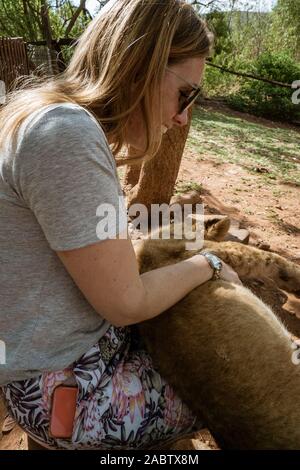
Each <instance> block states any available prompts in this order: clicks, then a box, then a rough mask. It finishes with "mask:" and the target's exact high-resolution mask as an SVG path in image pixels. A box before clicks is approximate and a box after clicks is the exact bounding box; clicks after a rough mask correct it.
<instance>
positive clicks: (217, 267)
mask: <svg viewBox="0 0 300 470" xmlns="http://www.w3.org/2000/svg"><path fill="white" fill-rule="evenodd" d="M200 254H201V255H203V256H204V257H205V258H206V260H207V261H208V264H209V265H210V267H211V268H212V269H213V271H214V273H213V276H212V278H211V279H212V280H216V279H220V273H221V269H222V261H221V260H220V258H218V257H217V256H216V255H214V254H213V253H210V252H209V251H202V252H201V253H200Z"/></svg>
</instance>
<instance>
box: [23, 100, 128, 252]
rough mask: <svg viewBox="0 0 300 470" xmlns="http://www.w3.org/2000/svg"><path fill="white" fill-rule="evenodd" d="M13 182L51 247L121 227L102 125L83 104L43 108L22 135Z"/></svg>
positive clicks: (122, 214)
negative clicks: (76, 106) (50, 108)
mask: <svg viewBox="0 0 300 470" xmlns="http://www.w3.org/2000/svg"><path fill="white" fill-rule="evenodd" d="M14 182H15V187H16V190H17V192H18V193H19V195H20V197H21V198H22V199H23V200H24V202H25V204H26V206H28V208H29V209H30V210H31V211H32V212H33V213H34V215H35V217H36V219H37V221H38V222H39V224H40V226H41V228H42V230H43V232H44V234H45V237H46V239H47V241H48V242H49V245H50V246H51V248H52V249H53V250H69V249H74V248H79V247H83V246H86V245H89V244H92V243H96V242H98V241H99V240H103V239H105V238H111V237H114V236H116V234H118V233H120V232H124V231H125V230H126V227H127V217H126V209H125V203H124V198H123V195H122V191H121V187H120V183H119V180H118V175H117V171H116V166H115V162H114V160H113V156H112V154H111V151H110V148H109V146H108V143H107V140H106V138H105V135H104V132H103V131H102V129H101V127H100V126H99V125H98V124H97V123H96V122H95V121H94V119H93V118H92V117H91V116H90V115H89V114H88V113H87V112H86V111H85V110H84V109H83V108H78V109H70V108H64V107H61V108H57V109H55V110H51V111H48V112H47V113H45V114H44V115H43V116H42V117H41V118H40V119H39V120H38V121H37V122H36V123H35V125H34V126H32V127H31V128H30V130H28V131H27V132H26V133H25V134H24V136H23V138H22V142H21V144H20V145H19V147H18V152H17V154H16V155H15V164H14ZM105 226H106V229H105Z"/></svg>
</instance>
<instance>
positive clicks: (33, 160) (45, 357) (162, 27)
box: [0, 0, 238, 449]
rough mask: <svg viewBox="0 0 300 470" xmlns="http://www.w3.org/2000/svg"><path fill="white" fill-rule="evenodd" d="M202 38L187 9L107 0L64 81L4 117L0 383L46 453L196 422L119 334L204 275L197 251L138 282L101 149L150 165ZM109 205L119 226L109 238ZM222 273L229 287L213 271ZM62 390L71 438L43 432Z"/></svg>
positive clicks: (184, 103) (183, 105) (139, 442)
mask: <svg viewBox="0 0 300 470" xmlns="http://www.w3.org/2000/svg"><path fill="white" fill-rule="evenodd" d="M210 42H211V40H210V34H209V32H208V31H207V29H206V27H205V25H204V24H203V22H202V21H201V20H200V19H199V17H198V16H197V15H196V13H195V12H194V10H193V9H192V7H191V6H189V5H188V4H186V3H185V2H183V1H180V0H166V1H160V2H145V1H143V0H117V1H112V2H109V4H108V5H107V7H106V8H105V10H103V11H102V12H101V13H100V15H98V17H96V18H95V19H94V20H93V21H92V22H91V23H90V25H89V26H88V28H87V29H86V31H85V32H84V34H83V35H82V37H81V38H80V40H79V42H78V45H77V48H76V50H75V53H74V55H73V58H72V60H71V63H70V65H69V67H68V69H67V70H66V72H65V73H64V74H63V75H62V76H60V77H58V78H56V79H52V80H50V81H49V82H47V83H43V84H42V85H40V86H32V87H31V88H28V89H26V90H22V91H19V92H18V93H16V94H15V95H13V96H12V97H11V98H10V101H9V103H8V104H7V105H6V106H5V107H4V109H3V110H2V111H1V114H0V129H1V130H0V144H1V172H0V175H1V178H0V189H1V191H0V218H1V225H0V227H1V228H0V237H1V248H0V258H1V268H2V269H1V278H0V281H1V282H0V285H1V305H2V309H1V313H0V331H1V333H0V335H1V338H0V339H1V340H2V341H4V343H5V345H6V364H5V365H2V366H0V367H1V368H0V385H2V390H3V392H4V395H5V399H6V403H7V405H8V408H9V411H10V413H11V415H12V416H13V417H14V418H15V419H16V420H17V421H18V422H19V424H20V425H21V426H22V427H23V428H24V429H25V430H26V432H28V433H29V434H30V435H31V436H32V437H33V438H34V439H36V440H38V441H40V442H43V443H44V444H45V445H47V446H49V447H54V448H69V449H78V448H98V449H101V448H105V449H107V448H121V449H126V448H141V447H146V446H151V445H153V444H155V443H157V442H158V441H161V440H162V441H163V440H166V439H168V438H171V437H173V438H174V436H176V435H180V434H181V433H184V432H187V431H189V430H190V429H191V427H192V426H193V424H194V417H193V416H192V414H191V413H190V411H189V410H188V409H187V407H186V406H185V405H184V404H183V403H182V402H181V401H180V399H179V398H178V397H177V396H176V394H175V393H174V391H173V390H172V388H171V387H170V386H169V385H168V384H166V383H165V381H164V380H163V379H162V378H161V377H160V375H159V373H158V372H157V371H156V370H155V369H154V368H153V365H152V362H151V359H150V357H149V356H148V354H147V353H146V351H144V350H142V349H141V348H140V347H138V346H137V345H134V344H133V341H132V330H131V325H134V324H136V323H139V322H142V321H144V320H147V319H150V318H152V317H154V316H156V315H159V314H160V313H161V312H163V311H164V310H166V309H167V308H168V307H170V306H171V305H173V304H174V303H176V302H177V301H179V300H180V299H181V298H182V297H184V296H185V295H186V294H187V293H188V292H190V291H191V290H192V289H193V288H195V287H196V286H197V285H200V284H201V283H203V282H206V281H207V280H209V279H210V278H211V277H212V275H213V269H212V268H211V267H210V265H209V263H208V262H207V259H206V258H205V257H204V256H202V255H197V256H194V257H193V258H190V259H189V260H187V261H183V262H180V263H177V264H175V265H173V266H168V267H165V268H162V269H157V270H155V271H151V272H148V273H146V274H143V275H139V272H138V268H137V262H136V259H135V254H134V251H133V248H132V244H131V241H130V239H129V238H128V237H127V236H126V235H127V224H126V217H125V216H126V212H125V208H124V204H123V203H122V202H120V201H121V196H122V191H121V188H120V184H119V181H118V176H117V172H116V163H115V160H114V157H113V155H114V156H115V155H116V154H117V152H118V151H119V150H120V148H121V147H122V146H123V145H127V146H130V147H132V148H134V149H135V155H136V157H135V158H136V159H137V160H141V159H143V158H145V157H146V156H147V158H150V157H151V156H152V155H154V154H155V152H156V151H157V149H158V148H159V145H160V142H161V138H162V133H164V132H166V131H167V130H168V129H170V128H171V127H173V126H184V125H185V124H186V123H187V108H188V106H190V104H191V103H192V101H193V100H194V99H195V97H196V96H197V94H198V92H199V88H198V86H197V85H196V84H197V83H199V82H200V80H201V77H202V74H203V69H204V61H205V57H206V56H207V55H208V53H209V49H210ZM130 161H132V160H130ZM126 163H128V160H126ZM107 205H109V206H107ZM107 207H110V208H113V210H114V211H115V214H116V217H115V219H114V226H113V227H111V226H110V229H109V230H108V231H105V230H102V225H101V220H100V221H99V216H100V214H103V212H102V209H103V208H107ZM221 276H222V277H223V278H224V279H228V280H236V281H237V280H238V278H237V275H236V274H235V273H234V272H233V271H232V270H231V269H230V268H229V267H228V266H226V265H225V264H223V268H222V272H221ZM72 383H73V385H76V386H78V396H77V406H76V414H75V417H74V421H73V422H72V429H73V431H72V435H70V436H68V437H64V438H58V437H57V436H56V437H54V436H55V432H53V431H52V434H51V433H50V430H49V423H50V420H51V417H52V415H53V407H52V400H53V392H54V389H56V388H57V387H58V386H59V385H61V384H72Z"/></svg>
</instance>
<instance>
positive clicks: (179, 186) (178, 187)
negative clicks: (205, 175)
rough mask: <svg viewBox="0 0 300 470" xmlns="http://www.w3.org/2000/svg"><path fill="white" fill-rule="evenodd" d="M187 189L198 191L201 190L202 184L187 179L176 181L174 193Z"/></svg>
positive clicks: (186, 190)
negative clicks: (186, 180) (183, 181)
mask: <svg viewBox="0 0 300 470" xmlns="http://www.w3.org/2000/svg"><path fill="white" fill-rule="evenodd" d="M188 191H198V192H199V193H200V192H201V191H202V186H201V184H199V183H196V182H195V181H188V182H185V183H181V182H180V183H177V184H176V186H175V191H174V194H184V193H187V192H188Z"/></svg>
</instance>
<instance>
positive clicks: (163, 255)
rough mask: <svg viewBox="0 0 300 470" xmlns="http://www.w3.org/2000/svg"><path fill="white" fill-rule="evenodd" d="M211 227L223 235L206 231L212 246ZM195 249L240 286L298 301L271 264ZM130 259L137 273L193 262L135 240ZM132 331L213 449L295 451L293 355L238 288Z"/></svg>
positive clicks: (201, 297)
mask: <svg viewBox="0 0 300 470" xmlns="http://www.w3.org/2000/svg"><path fill="white" fill-rule="evenodd" d="M218 224H219V225H220V227H219V228H220V231H222V230H223V231H224V222H222V221H221V222H218V223H217V225H215V226H213V227H211V229H212V231H214V235H215V238H218ZM225 224H226V222H225ZM208 236H209V234H208ZM210 238H212V237H210ZM204 248H205V249H208V250H210V251H212V252H214V253H215V254H216V255H217V256H219V257H220V258H221V259H223V260H224V261H225V262H226V263H228V264H229V265H231V266H232V267H233V268H234V269H235V270H236V271H237V273H238V274H239V276H240V277H241V279H242V280H243V279H245V278H247V277H252V278H253V277H256V276H269V277H270V278H272V279H273V280H274V281H275V282H276V283H277V285H278V286H279V287H280V288H283V289H285V290H287V291H290V292H297V291H299V292H300V267H299V266H297V265H295V264H293V263H291V262H289V261H287V260H285V259H284V258H282V257H281V256H279V255H276V254H273V253H269V252H264V251H260V250H259V249H256V248H254V247H250V246H245V245H242V244H240V243H234V242H220V243H218V242H214V241H206V242H205V244H204ZM135 250H136V254H137V258H138V262H139V266H140V271H141V272H145V271H149V270H151V269H154V268H158V267H161V266H166V265H168V264H171V263H176V262H178V261H180V260H182V259H186V258H189V257H191V256H192V255H193V254H195V252H193V251H186V250H185V241H184V240H174V239H173V240H151V239H148V240H144V241H142V242H141V243H139V244H137V245H136V247H135ZM139 329H140V332H141V334H142V336H143V337H144V339H145V343H146V346H147V348H148V350H149V352H150V354H151V355H152V357H153V360H154V363H155V364H156V365H157V366H158V368H159V370H160V372H161V374H162V375H163V376H164V377H165V378H166V379H167V380H168V381H169V383H170V384H172V385H173V387H174V388H175V390H176V391H177V392H178V394H179V395H180V396H181V398H182V399H183V400H184V401H185V402H186V403H187V404H188V405H189V407H190V408H191V409H192V410H193V411H194V412H195V414H196V415H197V416H198V417H199V418H200V419H204V421H205V423H206V425H207V426H208V428H209V429H210V431H211V432H212V434H213V435H214V437H215V438H216V440H217V441H218V442H219V444H220V445H221V447H223V448H228V449H229V448H236V449H299V448H300V406H298V402H299V403H300V365H297V364H298V362H300V361H298V360H295V358H296V359H297V357H298V356H297V354H298V350H296V349H295V348H297V346H296V345H295V343H293V342H292V340H291V336H290V334H289V332H288V331H287V330H286V329H285V327H284V326H283V325H282V323H281V322H280V321H279V320H278V319H277V317H276V316H275V314H274V313H273V312H272V311H271V309H270V308H269V307H268V306H267V305H265V304H264V303H263V302H262V301H261V300H260V299H259V298H258V297H256V296H255V295H254V294H252V293H251V292H250V291H249V290H248V289H247V288H245V287H243V286H239V285H235V284H232V283H229V282H225V281H221V280H220V281H209V282H207V283H205V284H203V285H201V286H199V287H197V288H196V289H194V290H193V291H192V292H190V293H189V294H188V295H187V296H186V297H185V298H184V299H182V300H181V301H180V302H178V303H177V304H176V305H174V306H173V307H172V308H170V309H169V310H167V311H166V312H164V313H163V314H162V315H159V316H158V317H156V318H154V319H152V320H150V321H147V322H144V323H141V324H139Z"/></svg>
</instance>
